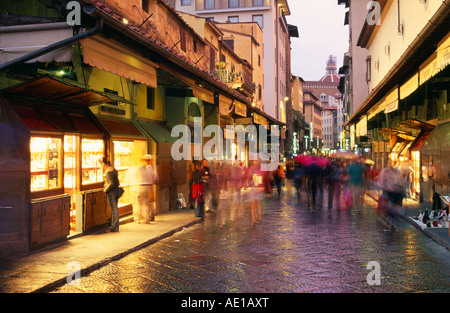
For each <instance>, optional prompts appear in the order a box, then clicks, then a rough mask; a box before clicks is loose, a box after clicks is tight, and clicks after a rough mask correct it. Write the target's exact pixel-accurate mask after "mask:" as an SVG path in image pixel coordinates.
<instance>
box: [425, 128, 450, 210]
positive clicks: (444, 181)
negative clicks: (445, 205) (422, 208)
mask: <svg viewBox="0 0 450 313" xmlns="http://www.w3.org/2000/svg"><path fill="white" fill-rule="evenodd" d="M449 147H450V122H446V123H443V124H439V125H437V126H436V128H435V129H434V130H433V132H432V133H431V134H430V135H429V136H428V138H427V139H426V141H425V143H424V144H423V145H422V147H421V148H420V154H421V158H422V159H421V167H422V181H421V184H420V188H421V191H422V193H423V196H422V197H421V200H422V199H423V202H425V203H428V204H433V199H434V196H435V193H436V194H438V195H448V194H449V193H450V154H449V152H450V148H449Z"/></svg>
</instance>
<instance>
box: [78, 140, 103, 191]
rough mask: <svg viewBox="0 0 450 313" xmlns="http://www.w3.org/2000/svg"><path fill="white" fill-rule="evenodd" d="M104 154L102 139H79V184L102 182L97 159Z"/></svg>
mask: <svg viewBox="0 0 450 313" xmlns="http://www.w3.org/2000/svg"><path fill="white" fill-rule="evenodd" d="M104 155H105V143H104V141H103V140H102V139H89V138H83V139H82V140H81V185H89V184H95V183H102V182H103V173H102V167H101V164H100V162H99V160H101V159H102V157H103V156H104Z"/></svg>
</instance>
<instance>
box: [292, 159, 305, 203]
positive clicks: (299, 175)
mask: <svg viewBox="0 0 450 313" xmlns="http://www.w3.org/2000/svg"><path fill="white" fill-rule="evenodd" d="M304 176H305V167H304V165H303V164H301V163H297V164H295V167H294V170H293V171H292V181H293V184H294V187H295V190H296V191H297V200H298V201H300V200H301V195H302V193H304V192H303V191H302V187H303V186H304Z"/></svg>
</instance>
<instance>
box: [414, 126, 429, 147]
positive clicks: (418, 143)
mask: <svg viewBox="0 0 450 313" xmlns="http://www.w3.org/2000/svg"><path fill="white" fill-rule="evenodd" d="M431 133H432V131H431V130H430V131H426V132H424V133H423V134H422V135H421V136H420V137H419V139H418V140H417V141H416V142H415V143H414V146H413V147H412V148H411V151H419V150H420V148H422V146H423V144H424V143H425V141H427V139H428V137H430V135H431Z"/></svg>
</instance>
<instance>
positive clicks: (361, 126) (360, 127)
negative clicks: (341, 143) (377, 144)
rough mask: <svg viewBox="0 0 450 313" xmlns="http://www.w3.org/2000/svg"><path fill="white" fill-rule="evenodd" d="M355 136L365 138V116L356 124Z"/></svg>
mask: <svg viewBox="0 0 450 313" xmlns="http://www.w3.org/2000/svg"><path fill="white" fill-rule="evenodd" d="M356 136H357V137H361V136H367V116H364V117H363V118H362V119H361V120H360V121H359V122H358V123H357V124H356Z"/></svg>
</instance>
